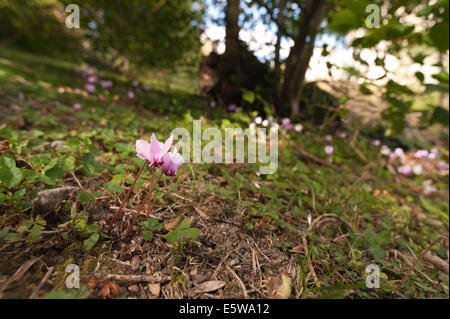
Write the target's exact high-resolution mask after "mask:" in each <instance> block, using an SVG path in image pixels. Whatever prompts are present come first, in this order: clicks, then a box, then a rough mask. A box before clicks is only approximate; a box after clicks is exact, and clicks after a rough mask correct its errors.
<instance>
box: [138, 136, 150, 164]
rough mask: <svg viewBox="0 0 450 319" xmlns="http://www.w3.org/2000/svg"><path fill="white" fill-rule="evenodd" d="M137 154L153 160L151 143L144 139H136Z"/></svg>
mask: <svg viewBox="0 0 450 319" xmlns="http://www.w3.org/2000/svg"><path fill="white" fill-rule="evenodd" d="M136 155H137V157H139V158H141V159H143V160H147V161H149V162H151V156H150V143H149V142H147V141H144V140H137V141H136Z"/></svg>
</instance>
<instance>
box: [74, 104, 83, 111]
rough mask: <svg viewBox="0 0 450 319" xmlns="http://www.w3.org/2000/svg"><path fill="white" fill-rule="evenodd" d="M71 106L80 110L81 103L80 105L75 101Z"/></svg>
mask: <svg viewBox="0 0 450 319" xmlns="http://www.w3.org/2000/svg"><path fill="white" fill-rule="evenodd" d="M73 108H74V109H75V110H81V109H82V108H83V105H81V104H80V103H75V104H74V105H73Z"/></svg>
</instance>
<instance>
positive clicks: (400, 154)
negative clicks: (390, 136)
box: [394, 147, 405, 158]
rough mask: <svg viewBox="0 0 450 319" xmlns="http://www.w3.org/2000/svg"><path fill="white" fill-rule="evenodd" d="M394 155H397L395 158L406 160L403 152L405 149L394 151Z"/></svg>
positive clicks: (399, 148)
mask: <svg viewBox="0 0 450 319" xmlns="http://www.w3.org/2000/svg"><path fill="white" fill-rule="evenodd" d="M394 154H395V157H400V158H405V152H404V151H403V149H402V148H401V147H397V148H396V149H395V150H394Z"/></svg>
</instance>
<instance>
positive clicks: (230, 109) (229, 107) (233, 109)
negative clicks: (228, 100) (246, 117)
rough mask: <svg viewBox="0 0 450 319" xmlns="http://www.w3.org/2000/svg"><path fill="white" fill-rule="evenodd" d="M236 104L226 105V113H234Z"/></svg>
mask: <svg viewBox="0 0 450 319" xmlns="http://www.w3.org/2000/svg"><path fill="white" fill-rule="evenodd" d="M236 108H237V107H236V104H230V105H228V111H230V112H234V111H236Z"/></svg>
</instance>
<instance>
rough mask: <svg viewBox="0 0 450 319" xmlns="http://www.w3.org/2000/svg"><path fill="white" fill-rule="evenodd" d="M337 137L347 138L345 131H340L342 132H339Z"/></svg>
mask: <svg viewBox="0 0 450 319" xmlns="http://www.w3.org/2000/svg"><path fill="white" fill-rule="evenodd" d="M339 137H340V138H342V139H344V138H347V133H345V132H342V133H340V134H339Z"/></svg>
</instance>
